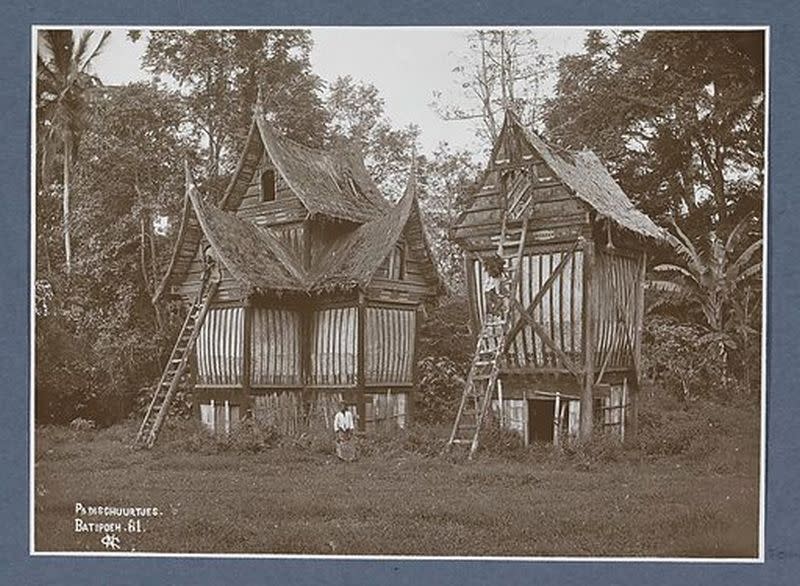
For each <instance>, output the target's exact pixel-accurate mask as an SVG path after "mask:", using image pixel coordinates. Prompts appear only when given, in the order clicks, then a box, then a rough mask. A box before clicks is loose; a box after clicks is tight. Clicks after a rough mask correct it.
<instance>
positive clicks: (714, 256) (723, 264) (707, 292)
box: [648, 216, 763, 379]
mask: <svg viewBox="0 0 800 586" xmlns="http://www.w3.org/2000/svg"><path fill="white" fill-rule="evenodd" d="M751 220H752V218H751V217H750V216H748V217H745V218H744V219H743V220H741V221H740V222H739V223H738V224H737V225H736V226H735V227H734V229H733V230H731V232H730V234H729V235H728V237H727V238H725V239H724V241H723V239H722V238H720V237H719V236H718V235H717V234H716V232H711V233H710V234H709V236H708V239H707V241H706V242H705V243H703V244H704V245H703V246H701V247H700V248H698V247H697V246H695V244H694V243H693V242H692V240H691V239H690V238H689V237H688V236H686V234H684V233H683V231H681V229H680V228H679V227H678V225H677V224H675V223H674V222H673V228H674V231H675V235H670V236H669V240H670V243H671V244H672V246H673V248H674V250H675V252H676V253H677V256H678V259H676V261H675V262H672V263H661V264H659V265H657V266H655V267H653V269H652V270H653V272H654V273H656V274H659V275H663V278H658V279H654V280H650V281H649V282H648V287H649V288H650V289H653V290H656V291H659V292H661V293H663V294H664V295H662V296H661V298H660V299H658V300H657V301H656V302H655V303H654V304H652V305H651V308H650V309H651V310H652V309H655V308H656V307H659V306H663V305H672V306H682V307H687V308H689V310H690V311H691V312H692V313H693V318H694V319H695V320H696V321H698V322H699V324H700V325H701V327H703V329H704V330H705V331H706V333H705V335H703V336H702V337H701V338H700V339H699V340H698V342H699V343H700V344H712V345H715V346H716V347H717V349H718V351H719V354H720V357H721V359H722V367H723V377H724V378H726V379H727V362H728V361H727V357H728V350H730V349H736V348H737V345H738V344H737V341H739V340H741V341H744V342H745V343H746V341H747V337H748V334H757V333H758V332H756V331H755V330H754V329H753V328H752V327H750V325H749V324H748V322H749V319H750V318H749V309H748V306H749V301H748V300H749V299H750V298H751V293H752V287H753V284H754V281H757V280H758V279H759V278H760V277H761V269H762V262H761V260H760V258H759V259H758V260H756V261H755V262H754V256H755V255H756V253H757V252H758V251H759V249H760V248H761V246H762V244H763V240H762V238H760V237H759V238H757V239H756V240H755V241H753V242H752V243H750V244H749V245H748V246H746V247H745V248H744V250H741V246H740V244H741V243H742V240H743V239H744V236H745V235H746V234H747V232H748V228H749V227H750V226H751ZM739 250H741V252H739ZM743 304H744V305H743Z"/></svg>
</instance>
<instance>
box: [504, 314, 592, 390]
mask: <svg viewBox="0 0 800 586" xmlns="http://www.w3.org/2000/svg"><path fill="white" fill-rule="evenodd" d="M511 303H512V304H513V305H514V307H515V308H516V309H517V310H518V311H519V312H520V313H521V314H522V319H524V320H525V321H527V322H528V325H530V326H531V327H532V328H533V331H534V332H536V333H537V334H538V336H539V337H540V338H541V339H542V341H543V342H544V343H545V344H547V345H548V346H549V347H550V349H551V350H552V351H553V352H555V353H556V356H558V359H559V360H560V361H561V363H562V364H563V365H564V366H565V367H566V369H567V370H569V371H570V372H571V373H572V374H573V375H574V376H575V378H577V379H578V381H581V380H583V379H582V378H581V373H580V371H579V370H578V368H577V367H576V366H575V364H574V363H573V362H572V360H570V359H569V356H567V355H566V354H565V353H564V351H563V350H562V349H561V348H559V347H558V345H556V343H555V342H554V341H553V338H551V337H550V335H549V334H548V333H547V332H546V331H545V329H544V328H543V327H542V325H541V324H540V323H539V322H537V321H536V320H535V319H533V317H532V316H531V315H529V314H528V312H527V311H525V310H524V308H523V307H522V304H521V303H520V302H519V301H517V300H516V299H514V300H513V301H512V302H511Z"/></svg>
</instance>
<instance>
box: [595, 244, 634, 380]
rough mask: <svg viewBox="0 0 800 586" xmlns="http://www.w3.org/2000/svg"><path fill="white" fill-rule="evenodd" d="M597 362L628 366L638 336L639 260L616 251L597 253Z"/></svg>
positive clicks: (598, 363) (612, 366)
mask: <svg viewBox="0 0 800 586" xmlns="http://www.w3.org/2000/svg"><path fill="white" fill-rule="evenodd" d="M595 258H596V264H595V271H594V283H593V285H594V288H593V294H592V298H593V302H594V303H595V316H596V318H595V320H596V323H595V328H596V331H595V348H596V350H595V364H596V365H597V367H598V368H602V366H603V365H605V366H606V368H615V367H626V366H629V365H630V363H631V360H632V352H633V341H634V340H635V338H636V330H637V327H638V324H637V323H636V319H637V317H636V301H637V288H638V287H640V286H642V284H641V283H640V282H639V280H640V277H639V264H640V262H641V261H640V260H639V259H638V258H636V257H629V256H624V255H622V254H617V253H609V252H600V251H598V253H597V254H596V255H595Z"/></svg>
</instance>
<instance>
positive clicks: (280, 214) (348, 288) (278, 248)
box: [137, 108, 442, 446]
mask: <svg viewBox="0 0 800 586" xmlns="http://www.w3.org/2000/svg"><path fill="white" fill-rule="evenodd" d="M441 291H442V283H441V280H440V277H439V275H438V273H437V269H436V266H435V263H434V261H433V258H432V256H431V251H430V247H429V245H428V242H427V240H426V236H425V230H424V228H423V225H422V218H421V216H420V210H419V207H418V203H417V194H416V185H415V178H414V176H413V172H412V173H411V175H410V178H409V181H408V185H407V187H406V189H405V193H404V195H403V196H402V198H401V199H400V200H399V201H398V202H397V203H396V204H394V205H392V204H390V203H389V202H388V201H387V200H386V199H385V198H384V197H383V195H381V193H380V192H379V191H378V189H377V188H376V186H375V184H374V183H373V181H372V180H371V179H370V177H369V175H368V173H367V171H366V169H365V167H364V164H363V161H362V159H361V157H360V155H357V154H355V153H354V152H350V151H347V150H327V151H326V150H317V149H311V148H307V147H305V146H303V145H300V144H298V143H296V142H293V141H291V140H289V139H287V138H285V137H283V136H280V135H279V134H277V133H276V132H275V131H274V130H273V129H272V128H271V127H270V125H269V123H268V121H267V120H266V118H265V116H264V114H263V112H261V111H260V109H258V108H256V111H255V115H254V119H253V122H252V125H251V128H250V131H249V135H248V138H247V141H246V145H245V148H244V152H243V154H242V156H241V159H240V162H239V164H238V167H237V169H236V171H235V173H234V176H233V178H232V180H231V182H230V184H229V187H228V189H227V190H226V192H225V194H224V197H223V198H222V200H221V201H220V202H219V204H218V205H214V204H212V203H210V202H208V201H204V199H203V197H202V196H201V195H200V193H199V191H198V189H197V188H196V187H195V185H194V183H193V182H192V180H191V177H190V176H189V173H188V171H187V188H186V200H185V204H184V209H183V216H182V219H181V226H180V232H179V235H178V238H177V241H176V243H175V248H174V251H173V254H172V259H171V262H170V264H169V268H168V270H167V273H166V275H165V276H164V279H163V281H162V283H161V285H160V287H159V289H158V291H157V294H156V298H157V299H160V298H165V297H173V298H177V299H180V300H182V301H183V303H184V305H185V307H186V308H187V316H186V321H185V323H184V327H183V329H182V331H181V334H180V336H179V339H178V340H177V341H176V345H175V349H174V351H173V354H172V356H171V357H170V361H169V364H168V365H167V367H166V368H165V371H164V374H163V376H162V378H161V380H160V382H159V384H158V388H157V389H156V391H155V392H154V393H153V397H152V401H151V403H150V405H149V410H148V412H147V415H146V417H145V418H144V421H143V422H142V425H141V428H140V430H139V434H138V436H137V443H139V444H140V445H145V446H150V445H152V444H153V442H154V441H155V438H156V437H157V434H158V431H159V429H160V428H161V426H162V424H163V420H164V418H165V417H166V413H167V409H168V407H169V403H170V401H171V400H172V399H173V397H174V396H175V393H176V392H177V389H178V388H179V387H181V385H187V384H188V385H189V388H190V392H191V397H192V402H193V404H194V405H195V408H196V415H197V417H199V418H200V419H201V420H202V421H203V422H205V423H206V424H207V425H208V426H209V427H210V428H212V429H215V430H217V431H230V430H231V429H233V428H235V427H236V426H237V425H238V423H239V421H240V420H241V419H242V418H243V417H244V416H245V415H246V414H250V415H251V416H252V417H253V418H254V419H255V420H256V421H258V422H263V423H264V424H266V425H271V426H273V427H275V428H277V429H279V430H281V431H284V432H286V433H293V432H300V431H302V429H304V427H305V426H307V425H308V424H309V422H310V420H311V419H312V418H317V420H319V421H323V422H326V423H328V424H329V423H330V422H331V421H332V416H333V413H334V411H335V409H336V405H337V403H338V401H339V400H344V401H345V402H347V403H348V404H349V405H350V407H351V409H352V410H353V411H354V412H355V413H356V421H357V425H358V427H359V429H361V430H369V429H370V428H372V427H374V426H377V425H383V424H389V425H397V426H401V427H402V426H404V425H406V424H407V422H408V420H409V417H411V406H412V404H413V392H414V386H415V367H414V366H415V360H416V358H415V352H416V344H415V340H416V336H417V331H418V328H419V325H420V320H421V316H422V314H423V313H424V311H423V309H424V307H425V305H426V304H428V303H430V302H432V301H434V300H435V298H436V296H437V295H438V294H439V293H440V292H441Z"/></svg>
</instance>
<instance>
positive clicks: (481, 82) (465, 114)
mask: <svg viewBox="0 0 800 586" xmlns="http://www.w3.org/2000/svg"><path fill="white" fill-rule="evenodd" d="M553 69H554V67H553V60H552V57H551V56H550V55H548V54H546V53H544V52H543V51H541V50H540V48H539V43H538V40H537V38H536V35H535V34H534V33H532V32H531V31H524V30H504V29H501V30H478V31H475V32H474V33H472V34H470V35H469V37H468V40H467V54H466V55H465V56H464V57H463V62H462V63H461V64H460V65H458V66H457V67H456V68H455V69H454V70H453V72H454V73H455V74H456V75H457V78H458V79H459V86H460V95H459V96H458V98H456V101H457V103H456V104H453V103H450V102H448V100H447V98H446V97H445V94H444V93H443V92H442V91H436V92H434V104H433V105H434V107H435V108H436V109H437V110H438V111H439V113H440V114H441V115H442V116H443V117H444V118H445V119H448V120H476V121H478V123H479V125H478V131H477V134H478V136H479V137H480V138H482V139H483V140H484V141H485V144H486V146H487V148H490V147H491V145H492V144H494V142H495V140H497V137H498V135H499V134H500V129H501V126H502V123H503V111H504V110H505V109H506V108H512V109H513V110H515V111H516V113H517V115H518V116H519V117H520V119H521V120H523V121H524V122H525V123H526V124H528V125H530V126H539V125H540V124H541V122H542V120H541V118H540V113H539V109H540V107H541V105H542V103H543V95H544V93H543V84H544V82H545V80H546V79H547V77H548V76H549V75H550V74H551V72H552V71H553ZM464 99H466V100H467V102H468V103H470V106H467V107H464V106H461V105H460V103H461V102H463V100H464Z"/></svg>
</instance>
